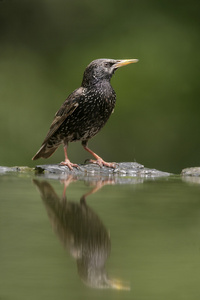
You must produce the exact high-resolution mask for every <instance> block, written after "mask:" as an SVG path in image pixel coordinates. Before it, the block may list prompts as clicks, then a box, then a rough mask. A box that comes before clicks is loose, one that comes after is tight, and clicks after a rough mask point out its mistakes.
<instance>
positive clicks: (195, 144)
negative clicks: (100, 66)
mask: <svg viewBox="0 0 200 300" xmlns="http://www.w3.org/2000/svg"><path fill="white" fill-rule="evenodd" d="M199 33H200V1H194V0H190V1H174V0H173V1H170V0H168V1H163V0H161V1H156V0H153V1H148V0H140V1H133V0H132V1H131V0H123V1H122V0H109V1H108V0H100V1H95V0H78V1H77V0H54V1H53V0H43V1H42V0H40V1H39V0H34V1H23V0H1V1H0V103H1V109H0V120H1V126H0V137H1V147H0V165H7V166H12V165H28V166H31V167H33V166H34V165H35V164H36V163H39V164H43V163H58V162H60V161H61V160H62V159H63V150H62V148H61V147H60V149H59V150H58V151H57V152H56V154H55V155H53V156H52V157H51V158H50V159H49V160H48V161H46V160H40V161H38V162H32V161H31V158H32V156H33V155H34V154H35V152H36V151H37V150H38V148H39V147H40V145H41V143H42V141H43V139H44V137H45V135H46V133H47V131H48V129H49V126H50V123H51V121H52V119H53V116H54V114H55V112H56V111H57V110H58V108H59V107H60V105H61V104H62V103H63V102H64V100H65V98H66V97H67V96H68V94H69V93H71V92H72V91H73V90H74V89H75V88H77V87H79V86H80V83H81V80H82V74H83V71H84V69H85V67H86V66H87V64H88V63H90V61H92V60H93V59H96V58H103V57H106V58H138V59H139V60H140V61H139V63H137V64H134V65H130V66H127V67H124V68H122V69H120V70H118V71H117V72H116V74H115V76H114V77H113V79H112V86H113V87H114V89H115V91H116V93H117V105H116V109H115V113H114V114H113V115H112V117H111V119H110V120H109V122H108V123H107V125H106V127H105V128H104V129H103V130H102V131H101V132H100V133H99V134H98V135H97V136H96V137H95V138H94V139H92V140H91V142H90V143H89V146H90V147H91V148H92V149H93V150H94V151H96V152H97V153H98V154H99V155H101V156H102V157H103V158H104V159H105V160H107V161H117V162H119V161H137V162H139V163H142V164H144V165H145V166H146V167H152V168H157V169H161V170H164V171H170V172H174V173H179V172H180V171H181V169H183V168H184V167H190V166H199V149H200V138H199V128H200V103H199V101H200V100H199V95H200V93H199V90H200V89H199V67H200V56H199V46H200V39H199ZM69 157H70V159H71V161H72V162H77V163H82V162H83V161H84V160H85V159H86V158H88V153H86V152H85V151H84V150H83V149H82V147H81V145H80V143H74V144H70V147H69Z"/></svg>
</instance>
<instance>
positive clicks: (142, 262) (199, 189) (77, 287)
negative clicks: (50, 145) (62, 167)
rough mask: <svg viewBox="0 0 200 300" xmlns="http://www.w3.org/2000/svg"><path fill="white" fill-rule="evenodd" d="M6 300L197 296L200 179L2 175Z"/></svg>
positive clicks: (0, 282)
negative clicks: (62, 178) (118, 179)
mask: <svg viewBox="0 0 200 300" xmlns="http://www.w3.org/2000/svg"><path fill="white" fill-rule="evenodd" d="M0 224H1V225H0V241H1V243H0V265H1V275H0V299H2V300H3V299H11V300H12V299H13V300H18V299H19V300H24V299H26V300H27V299H29V300H31V299H37V300H40V299H42V300H46V299H48V300H51V299H59V300H62V299H141V300H142V299H154V300H156V299H159V300H162V299H167V300H168V299H170V300H172V299H176V300H179V299H189V300H193V299H200V181H198V179H196V180H193V179H192V178H185V179H182V178H181V177H178V176H177V177H175V176H174V177H166V178H159V179H151V180H150V179H148V180H147V179H146V180H145V179H141V178H135V180H134V181H131V184H130V181H127V184H126V181H124V184H115V182H114V181H113V180H108V179H107V180H106V179H101V178H98V179H95V178H93V179H92V180H91V181H90V180H87V182H84V181H76V180H74V179H73V178H72V177H68V178H67V180H65V181H59V180H53V179H47V178H45V177H42V176H38V177H37V176H34V175H30V174H15V175H13V174H4V175H2V176H1V177H0Z"/></svg>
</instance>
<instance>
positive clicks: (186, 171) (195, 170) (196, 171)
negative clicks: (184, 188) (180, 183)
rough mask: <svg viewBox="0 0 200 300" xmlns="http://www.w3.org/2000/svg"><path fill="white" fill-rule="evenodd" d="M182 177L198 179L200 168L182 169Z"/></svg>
mask: <svg viewBox="0 0 200 300" xmlns="http://www.w3.org/2000/svg"><path fill="white" fill-rule="evenodd" d="M181 175H182V176H194V177H198V176H200V167H193V168H186V169H183V170H182V172H181Z"/></svg>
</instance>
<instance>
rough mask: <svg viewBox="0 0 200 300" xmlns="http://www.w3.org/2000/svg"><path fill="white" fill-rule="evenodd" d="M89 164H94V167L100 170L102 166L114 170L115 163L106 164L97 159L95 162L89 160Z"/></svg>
mask: <svg viewBox="0 0 200 300" xmlns="http://www.w3.org/2000/svg"><path fill="white" fill-rule="evenodd" d="M89 162H90V163H92V164H96V165H99V166H100V167H101V168H102V167H103V166H105V167H108V168H113V169H115V168H116V165H117V164H116V163H114V162H113V163H111V162H106V161H104V160H103V159H102V158H98V159H97V160H93V159H90V160H89Z"/></svg>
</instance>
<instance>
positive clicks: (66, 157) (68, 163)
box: [60, 145, 78, 170]
mask: <svg viewBox="0 0 200 300" xmlns="http://www.w3.org/2000/svg"><path fill="white" fill-rule="evenodd" d="M64 153H65V161H62V162H61V163H60V165H61V166H67V167H68V168H69V169H70V170H72V169H73V167H75V168H78V165H77V164H73V163H71V161H70V160H69V158H68V156H67V146H66V145H65V146H64Z"/></svg>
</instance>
